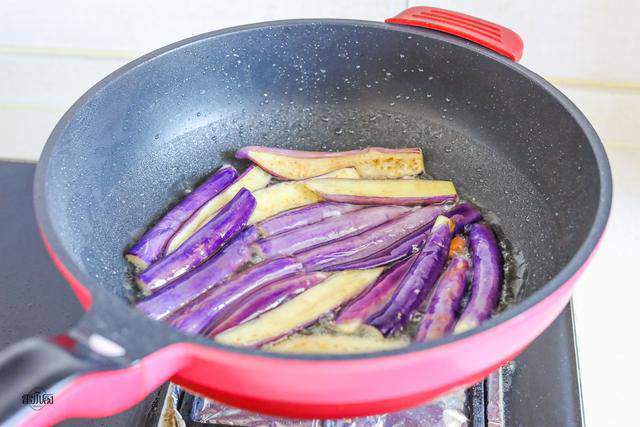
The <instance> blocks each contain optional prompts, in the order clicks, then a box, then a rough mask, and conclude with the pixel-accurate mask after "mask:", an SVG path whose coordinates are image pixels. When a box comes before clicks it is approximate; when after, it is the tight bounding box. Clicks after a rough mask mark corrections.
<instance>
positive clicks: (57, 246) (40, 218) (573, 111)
mask: <svg viewBox="0 0 640 427" xmlns="http://www.w3.org/2000/svg"><path fill="white" fill-rule="evenodd" d="M293 25H349V26H359V27H368V28H375V29H384V30H388V31H399V32H402V33H406V34H408V35H415V36H421V37H428V38H433V39H437V40H439V41H443V42H446V43H450V44H453V45H456V46H458V47H462V48H465V49H469V50H471V51H473V52H474V53H476V54H478V55H481V56H484V57H486V58H488V59H490V60H494V61H497V62H499V63H500V64H502V65H503V66H506V67H508V68H510V69H511V70H512V71H514V72H516V73H518V74H520V75H522V76H523V77H525V78H527V79H528V80H530V81H531V82H532V83H534V84H535V85H536V86H539V87H540V88H541V89H543V90H544V91H545V92H547V93H548V94H549V95H550V96H552V97H553V98H554V99H555V100H556V101H557V102H558V103H559V104H560V105H561V106H562V107H563V108H564V109H565V110H566V111H567V112H568V113H569V114H570V115H571V117H572V118H573V119H574V120H575V121H576V123H577V124H578V126H579V127H580V128H581V129H582V131H583V132H584V134H585V136H586V138H587V140H588V142H589V146H590V147H591V149H592V151H593V155H594V157H595V160H596V164H597V166H598V172H599V180H600V195H599V202H598V207H597V210H596V214H595V217H594V220H593V223H592V225H591V229H590V230H589V233H588V234H587V236H586V238H585V239H584V241H583V242H582V243H581V245H580V246H579V248H578V249H577V251H576V252H575V253H574V255H573V256H572V257H571V259H570V260H569V261H568V262H567V263H566V264H565V265H564V267H563V268H562V269H561V270H560V271H559V272H558V273H557V274H556V275H554V276H553V277H552V278H551V279H550V280H548V281H547V283H546V284H544V285H543V286H542V287H541V288H540V289H538V290H536V291H535V292H534V293H533V294H531V295H529V296H528V297H526V298H525V299H523V300H522V301H520V302H519V303H518V304H516V305H514V306H511V307H508V308H507V309H506V310H504V311H503V312H500V313H498V314H497V315H495V316H493V317H492V318H490V319H488V320H487V321H485V322H484V323H483V324H481V325H480V326H479V327H477V328H475V329H472V330H469V331H466V332H464V333H461V334H458V335H448V336H445V337H442V338H439V339H437V340H434V341H430V342H427V343H411V344H410V345H409V346H407V347H404V348H401V349H397V350H388V351H382V352H373V353H366V354H351V355H299V354H295V355H294V354H276V353H269V352H266V351H262V350H259V349H247V348H240V347H234V346H229V345H224V344H219V343H216V342H214V341H213V340H206V339H204V338H201V337H193V336H189V335H187V334H184V333H182V332H180V331H178V330H176V329H174V328H172V327H170V326H168V325H166V324H163V323H161V322H153V323H154V324H157V325H158V327H161V328H167V329H170V330H171V331H172V332H173V333H177V334H179V335H180V336H182V337H183V338H184V339H183V340H182V341H183V342H195V343H197V344H204V345H206V346H210V347H213V348H215V349H218V350H223V351H230V352H236V353H243V354H247V355H251V356H256V357H262V358H272V359H294V360H309V361H331V360H336V361H339V360H358V359H371V358H381V357H393V356H401V355H404V354H408V353H415V352H423V351H427V350H430V349H432V348H435V347H438V346H441V345H446V344H450V343H453V342H455V341H462V340H464V339H466V338H469V337H471V336H474V335H476V334H481V333H484V332H486V331H489V330H491V329H492V328H494V327H496V326H498V325H500V324H502V323H505V322H507V321H509V320H511V319H513V318H515V317H517V316H519V315H521V314H522V313H524V312H526V311H527V310H529V309H531V308H533V307H534V306H536V305H537V304H538V303H540V302H542V301H543V300H544V299H546V298H547V297H549V296H550V295H551V294H552V293H553V292H555V291H556V290H558V289H559V288H560V287H561V286H562V285H564V284H565V283H566V282H568V281H569V280H570V279H571V278H572V277H573V276H574V275H575V274H576V273H577V272H578V271H579V269H580V268H581V267H582V266H583V265H584V264H585V263H586V262H587V261H588V259H589V256H590V255H591V254H592V253H593V252H594V250H595V249H596V246H597V244H598V242H599V241H600V239H601V237H602V235H603V233H604V230H605V228H606V225H607V221H608V218H609V213H610V210H611V203H612V193H613V184H612V177H611V168H610V165H609V161H608V157H607V154H606V152H605V150H604V146H603V144H602V142H601V140H600V138H599V136H598V135H597V133H596V131H595V130H594V128H593V126H592V125H591V123H590V122H589V121H588V120H587V118H586V117H585V116H584V114H583V113H582V112H581V111H580V110H579V109H578V107H576V106H575V105H574V104H573V102H571V101H570V100H569V99H568V98H567V97H566V96H565V95H564V94H563V93H562V92H560V91H559V90H558V89H557V88H555V87H554V86H553V85H552V84H551V83H549V82H548V81H546V80H545V79H544V78H542V77H541V76H539V75H538V74H536V73H534V72H533V71H531V70H529V69H528V68H526V67H524V66H522V65H520V64H518V63H516V62H513V61H512V60H510V59H508V58H506V57H504V56H502V55H500V54H497V53H495V52H493V51H490V50H489V49H487V48H484V47H482V46H480V45H477V44H475V43H473V42H469V41H467V40H464V39H460V38H458V37H455V36H450V35H447V34H443V33H440V32H437V31H434V30H428V29H423V28H415V27H407V26H400V25H395V24H386V23H381V22H374V21H364V20H351V19H293V20H278V21H268V22H261V23H255V24H248V25H242V26H236V27H230V28H225V29H221V30H217V31H212V32H207V33H204V34H200V35H196V36H193V37H190V38H187V39H184V40H181V41H178V42H175V43H172V44H169V45H167V46H164V47H162V48H159V49H157V50H154V51H152V52H150V53H147V54H145V55H143V56H141V57H140V58H137V59H135V60H133V61H131V62H129V63H127V64H125V65H123V66H122V67H120V68H118V69H117V70H115V71H113V72H112V73H110V74H109V75H107V76H106V77H105V78H103V79H102V80H100V81H99V82H98V83H96V84H95V85H94V86H92V87H91V88H90V89H88V90H87V91H86V92H85V93H84V94H83V95H82V96H81V97H80V98H79V99H78V100H77V101H76V102H74V103H73V105H72V106H71V107H70V108H69V109H68V110H67V112H66V113H65V114H64V115H63V116H62V117H61V118H60V120H59V121H58V123H57V124H56V126H55V128H54V129H53V131H52V132H51V134H50V136H49V138H48V139H47V142H46V144H45V146H44V148H43V151H42V153H41V156H40V160H39V161H38V164H37V167H36V173H35V177H34V192H33V198H34V206H35V213H36V220H37V223H38V225H39V227H40V229H41V230H42V233H43V234H44V236H45V237H46V239H47V241H48V243H49V244H50V246H51V250H52V251H53V253H55V256H56V257H57V258H58V259H59V261H60V262H61V264H62V265H63V266H64V268H65V269H67V270H68V272H69V273H71V275H73V276H74V277H75V278H76V279H77V280H78V281H79V282H80V283H82V284H83V285H85V286H87V287H88V288H89V289H90V290H91V293H94V292H99V293H106V294H109V295H110V294H111V293H110V292H108V291H105V290H104V289H103V288H101V287H100V286H99V285H98V284H97V283H96V281H95V279H94V278H93V277H92V276H90V275H88V274H85V273H83V272H82V271H81V270H80V269H79V268H78V267H77V266H76V265H75V263H74V262H73V261H72V259H71V256H70V255H69V254H68V253H67V251H66V250H65V249H64V247H63V245H62V243H61V241H60V239H59V238H58V236H57V234H56V233H55V231H54V226H53V222H52V221H51V219H50V218H49V215H48V212H47V209H46V207H45V204H44V203H43V202H42V201H43V200H44V193H45V180H44V178H45V176H46V170H47V168H48V167H49V166H50V164H51V162H50V159H51V153H52V150H53V147H54V146H55V144H56V141H57V140H59V139H60V137H61V135H62V134H63V133H64V131H65V130H66V128H67V126H68V125H69V123H71V121H72V118H73V117H74V116H75V114H76V112H77V111H78V110H79V109H80V108H81V107H82V106H83V105H84V104H85V103H86V102H87V101H88V100H89V99H90V98H91V97H93V96H94V95H95V94H97V93H98V92H99V91H101V90H103V89H105V88H106V87H107V86H108V85H109V84H111V83H112V82H114V81H116V80H117V79H118V78H120V77H121V76H122V75H124V74H125V73H127V72H129V71H131V70H133V69H135V68H137V67H139V66H142V65H144V64H145V63H147V62H149V61H151V60H153V59H155V58H158V57H161V56H162V55H164V54H168V53H170V52H173V51H175V50H177V49H179V48H183V47H186V46H188V45H191V44H193V43H197V42H200V41H203V40H206V39H209V38H213V37H219V36H223V35H227V34H232V33H238V32H243V31H251V30H255V29H260V28H269V27H271V28H275V27H283V26H293ZM120 301H121V300H120ZM121 302H122V301H121ZM122 305H123V309H124V310H129V311H130V312H131V313H132V314H133V315H135V316H143V315H142V314H141V313H139V312H138V311H137V310H135V308H134V307H133V306H131V305H130V304H126V303H125V302H123V304H122ZM125 307H126V308H125ZM170 344H172V342H171V341H169V340H168V341H167V342H166V343H164V344H163V346H166V345H170Z"/></svg>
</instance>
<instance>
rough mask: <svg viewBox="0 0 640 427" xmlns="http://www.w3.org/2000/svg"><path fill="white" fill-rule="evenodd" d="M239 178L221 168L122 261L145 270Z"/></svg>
mask: <svg viewBox="0 0 640 427" xmlns="http://www.w3.org/2000/svg"><path fill="white" fill-rule="evenodd" d="M237 177H238V172H236V170H235V169H234V168H233V167H232V166H223V167H221V168H220V169H218V171H217V172H216V173H214V174H213V175H211V176H210V177H209V178H207V179H206V180H205V181H204V182H203V183H202V184H200V185H199V186H198V187H196V188H195V189H194V190H193V191H191V193H189V194H187V195H186V196H185V197H184V198H183V199H182V200H181V201H180V202H179V203H178V204H177V205H175V206H174V207H173V208H172V209H171V210H170V211H169V212H167V213H166V214H165V215H164V216H163V217H162V218H161V219H160V220H159V221H158V222H157V223H155V225H154V226H153V227H151V228H149V229H148V230H147V231H146V232H145V233H144V234H143V235H142V237H140V239H138V241H137V242H136V244H134V245H133V246H132V247H131V248H129V250H128V251H127V252H126V254H125V258H126V259H127V260H128V261H129V262H130V263H132V264H133V265H134V266H135V267H136V268H137V269H138V270H140V271H142V270H144V269H146V268H147V267H148V266H149V265H150V264H152V263H153V262H155V261H156V260H157V259H158V258H160V257H161V256H162V254H163V253H164V249H165V247H166V245H167V242H168V241H169V239H170V238H171V236H173V235H174V233H175V232H176V231H177V230H178V228H180V226H181V225H182V223H183V222H185V221H186V220H187V219H189V217H190V216H191V215H193V213H194V212H195V211H197V210H198V209H199V208H200V207H201V206H202V205H204V204H205V203H206V202H207V201H209V200H211V199H212V198H214V197H215V196H217V195H218V194H220V192H221V191H223V190H224V189H225V188H227V187H228V186H229V184H231V182H233V180H234V179H236V178H237Z"/></svg>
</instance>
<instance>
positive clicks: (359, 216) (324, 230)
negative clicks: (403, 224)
mask: <svg viewBox="0 0 640 427" xmlns="http://www.w3.org/2000/svg"><path fill="white" fill-rule="evenodd" d="M410 211H411V208H408V207H404V206H376V207H370V208H364V209H360V210H357V211H354V212H349V213H346V214H344V215H340V216H339V217H335V218H329V219H326V220H324V221H320V222H317V223H315V224H312V225H309V226H307V227H303V228H299V229H297V230H291V231H289V232H287V233H283V234H278V235H277V236H273V237H270V238H268V239H264V240H259V241H257V242H256V243H254V247H255V250H256V257H257V258H259V259H262V260H266V259H272V258H277V257H279V256H287V255H294V254H297V253H299V252H302V251H304V250H306V249H309V248H312V247H315V246H319V245H322V244H325V243H328V242H331V241H334V240H338V239H342V238H344V237H348V236H352V235H354V234H358V233H362V232H364V231H365V230H368V229H370V228H373V227H376V226H378V225H380V224H384V223H385V222H388V221H390V220H392V219H394V218H397V217H399V216H400V215H403V214H406V213H408V212H410Z"/></svg>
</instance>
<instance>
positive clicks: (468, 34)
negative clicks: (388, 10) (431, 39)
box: [384, 6, 524, 61]
mask: <svg viewBox="0 0 640 427" xmlns="http://www.w3.org/2000/svg"><path fill="white" fill-rule="evenodd" d="M384 22H387V23H389V24H400V25H409V26H413V27H422V28H429V29H431V30H436V31H441V32H443V33H448V34H453V35H454V36H458V37H461V38H463V39H466V40H470V41H472V42H474V43H477V44H479V45H481V46H484V47H486V48H489V49H491V50H493V51H495V52H498V53H499V54H501V55H503V56H506V57H507V58H509V59H511V60H513V61H519V60H520V58H522V51H523V49H524V44H523V42H522V38H520V36H519V35H518V34H516V33H515V32H514V31H512V30H510V29H508V28H506V27H503V26H502V25H498V24H494V23H493V22H489V21H485V20H483V19H479V18H475V17H473V16H470V15H465V14H463V13H459V12H453V11H450V10H446V9H438V8H435V7H427V6H417V7H410V8H409V9H406V10H404V11H402V12H400V13H399V14H398V15H396V16H394V17H393V18H389V19H386V20H385V21H384Z"/></svg>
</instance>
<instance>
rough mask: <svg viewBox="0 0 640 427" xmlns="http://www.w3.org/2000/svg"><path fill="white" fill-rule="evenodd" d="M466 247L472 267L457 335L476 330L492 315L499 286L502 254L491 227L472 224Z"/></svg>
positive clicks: (497, 299)
mask: <svg viewBox="0 0 640 427" xmlns="http://www.w3.org/2000/svg"><path fill="white" fill-rule="evenodd" d="M469 246H470V248H471V254H472V259H471V263H472V265H473V278H472V280H471V296H470V298H469V302H468V303H467V306H466V307H465V308H464V310H463V311H462V314H460V318H459V319H458V322H457V323H456V326H455V328H454V333H456V334H459V333H461V332H464V331H468V330H470V329H473V328H476V327H478V326H479V325H480V323H482V322H483V321H485V320H486V319H488V318H489V317H490V316H491V312H492V311H493V310H494V309H495V308H496V306H497V305H498V301H499V299H500V291H501V287H502V253H501V252H500V247H499V246H498V242H497V241H496V236H495V234H494V233H493V230H491V227H489V226H488V225H486V224H482V223H478V224H474V225H472V226H471V228H470V229H469Z"/></svg>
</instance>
